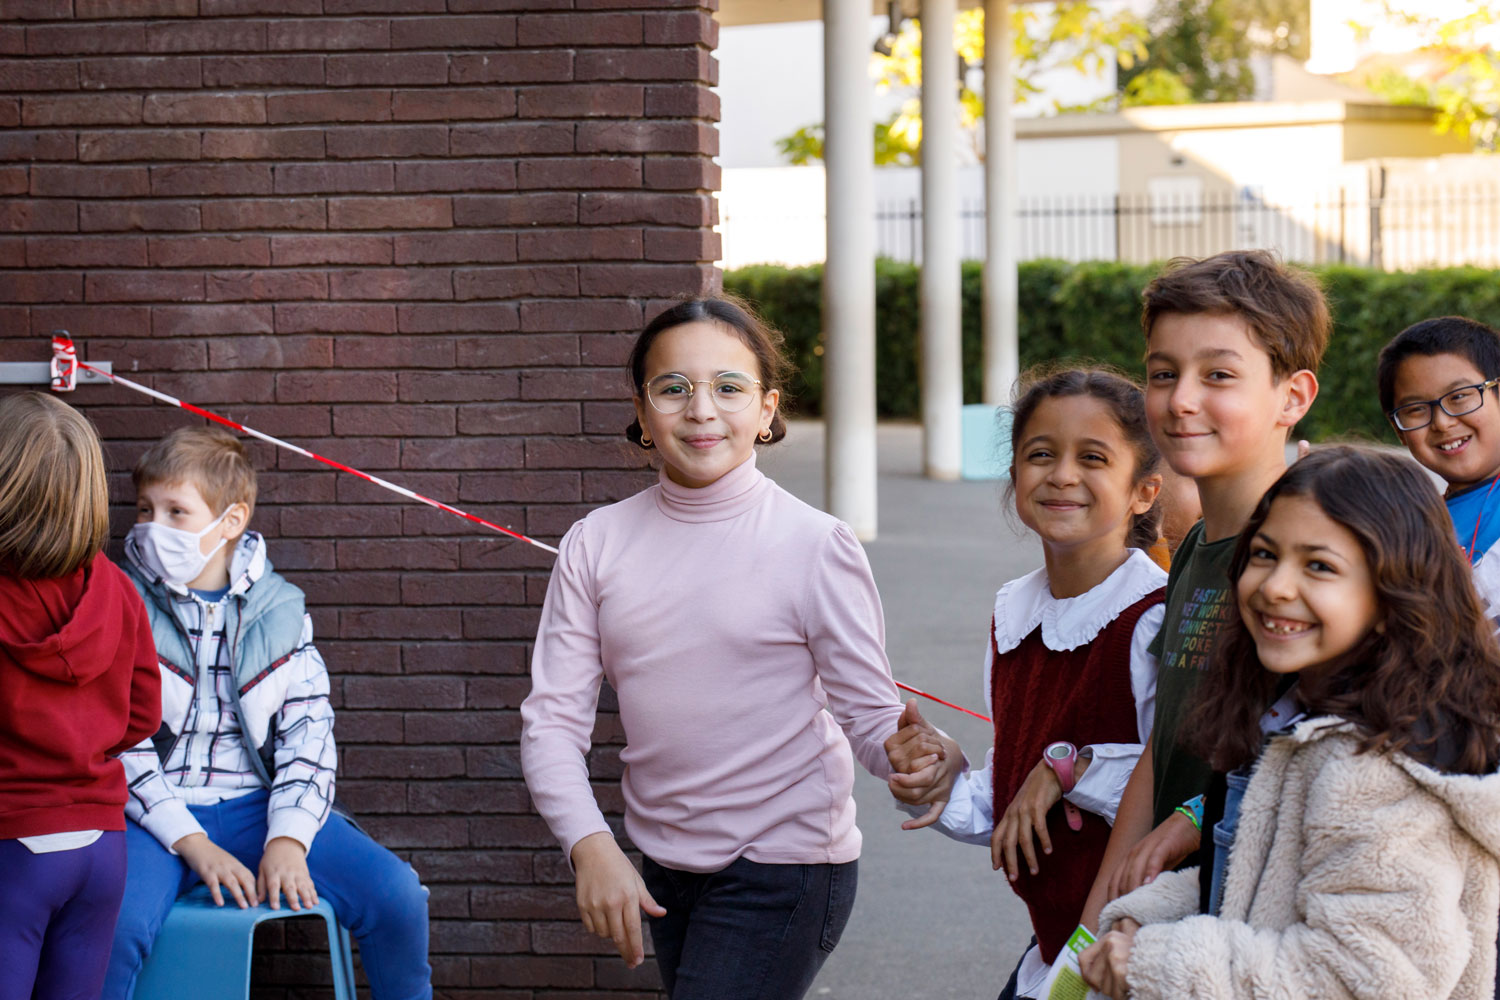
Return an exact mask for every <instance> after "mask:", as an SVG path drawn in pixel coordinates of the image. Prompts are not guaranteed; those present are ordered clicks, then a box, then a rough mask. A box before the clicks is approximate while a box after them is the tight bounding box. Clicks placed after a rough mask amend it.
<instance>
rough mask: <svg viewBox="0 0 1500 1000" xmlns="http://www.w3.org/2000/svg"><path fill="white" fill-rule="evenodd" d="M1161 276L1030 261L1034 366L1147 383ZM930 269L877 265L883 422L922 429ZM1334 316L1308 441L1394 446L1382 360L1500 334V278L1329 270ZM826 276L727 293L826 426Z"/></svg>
mask: <svg viewBox="0 0 1500 1000" xmlns="http://www.w3.org/2000/svg"><path fill="white" fill-rule="evenodd" d="M1155 270H1156V269H1155V268H1154V267H1149V266H1139V265H1133V264H1114V263H1087V264H1069V263H1067V262H1065V261H1056V260H1037V261H1028V262H1027V263H1024V264H1022V265H1021V268H1020V286H1019V287H1020V342H1021V364H1022V367H1025V366H1027V365H1032V364H1035V363H1037V362H1040V361H1052V360H1057V359H1060V358H1079V359H1092V360H1095V361H1101V362H1105V363H1108V364H1113V365H1117V366H1119V367H1121V368H1123V369H1125V370H1126V371H1128V372H1132V373H1135V374H1137V375H1140V374H1141V373H1142V369H1141V357H1142V355H1143V354H1144V343H1143V341H1142V339H1141V332H1140V295H1141V289H1142V288H1144V287H1145V285H1146V282H1147V281H1149V280H1150V279H1151V276H1152V274H1154V273H1155ZM918 273H919V272H918V268H916V267H915V266H913V265H910V264H903V263H898V262H895V261H889V260H880V261H877V262H876V265H875V300H876V309H875V337H876V347H875V350H876V356H875V380H876V406H877V408H878V410H879V413H880V415H881V416H883V417H898V418H911V417H915V416H916V415H917V413H918V410H919V401H918V389H917V327H918V315H919V310H918ZM1317 273H1318V275H1319V277H1320V278H1321V279H1322V281H1323V287H1324V289H1325V291H1326V292H1327V294H1328V300H1329V304H1330V305H1331V307H1332V309H1333V315H1334V335H1333V341H1332V343H1331V344H1330V345H1329V348H1328V354H1327V356H1326V357H1325V358H1324V359H1323V368H1322V370H1321V371H1320V372H1319V373H1318V379H1319V382H1320V383H1321V386H1322V387H1321V389H1320V391H1319V393H1318V401H1317V403H1316V404H1315V405H1314V406H1313V409H1312V412H1311V413H1310V414H1309V415H1308V418H1307V420H1306V421H1304V423H1303V425H1302V427H1301V428H1299V433H1300V434H1303V435H1306V436H1308V437H1311V438H1314V439H1316V440H1326V439H1329V438H1335V437H1347V436H1356V437H1366V438H1374V439H1382V440H1387V441H1394V438H1393V437H1392V436H1391V435H1390V434H1389V432H1388V430H1387V429H1386V423H1385V419H1384V418H1383V417H1382V416H1381V413H1380V407H1379V404H1378V403H1377V401H1376V399H1375V358H1376V355H1378V354H1379V353H1380V348H1381V346H1382V345H1384V344H1385V342H1386V341H1387V340H1389V339H1390V338H1391V337H1393V336H1395V334H1396V333H1398V332H1399V331H1400V330H1401V329H1403V328H1404V327H1406V326H1408V325H1410V324H1412V323H1415V322H1416V321H1417V320H1420V319H1426V318H1428V317H1431V316H1445V315H1452V314H1458V315H1463V316H1470V317H1472V318H1474V319H1477V320H1480V321H1481V322H1484V323H1488V324H1490V325H1491V326H1496V327H1500V272H1496V271H1486V270H1480V269H1478V268H1447V269H1443V270H1432V271H1416V272H1410V273H1394V274H1390V273H1385V272H1382V271H1370V270H1367V269H1364V268H1355V267H1340V266H1335V267H1324V268H1318V269H1317ZM822 281H823V269H822V268H821V267H819V266H812V267H798V268H785V267H772V266H769V265H758V266H754V267H746V268H741V269H739V270H737V271H730V272H729V273H727V274H726V275H725V276H724V287H725V289H726V290H728V291H731V292H734V293H736V294H738V295H741V296H743V297H744V298H746V299H748V300H750V301H751V302H752V303H754V304H755V305H756V306H758V307H759V308H760V310H761V311H762V313H763V314H764V315H765V317H766V319H767V320H768V321H770V322H771V323H772V324H773V325H775V326H776V327H777V328H778V329H780V330H781V331H782V332H783V333H784V334H786V337H787V347H788V352H789V354H790V356H791V358H792V360H793V361H794V362H795V363H796V365H797V368H798V375H797V376H796V378H795V380H794V382H793V384H792V386H791V387H790V388H791V393H790V395H791V396H792V406H793V407H794V408H795V410H796V411H797V412H799V413H803V414H807V415H816V414H817V413H818V411H819V404H820V401H821V399H822V391H823V359H822V352H823V348H822V339H823V335H822V323H821V296H822ZM980 301H981V292H980V265H979V263H978V262H975V261H968V262H965V263H964V265H963V358H964V400H965V402H971V403H972V402H979V398H980V392H981V389H980V382H981V371H982V369H981V366H980V329H979V317H980Z"/></svg>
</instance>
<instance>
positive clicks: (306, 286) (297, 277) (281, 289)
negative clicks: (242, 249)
mask: <svg viewBox="0 0 1500 1000" xmlns="http://www.w3.org/2000/svg"><path fill="white" fill-rule="evenodd" d="M203 277H204V282H205V286H206V288H205V290H206V293H207V298H208V300H209V301H210V302H223V301H234V300H249V301H252V302H263V301H276V302H292V301H295V300H297V299H326V298H328V275H327V274H325V273H323V272H322V271H210V272H209V273H208V274H206V275H204V276H203Z"/></svg>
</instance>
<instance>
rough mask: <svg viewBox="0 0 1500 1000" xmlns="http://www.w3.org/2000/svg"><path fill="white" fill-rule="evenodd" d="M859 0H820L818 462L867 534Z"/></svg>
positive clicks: (863, 62) (870, 209) (870, 532)
mask: <svg viewBox="0 0 1500 1000" xmlns="http://www.w3.org/2000/svg"><path fill="white" fill-rule="evenodd" d="M872 94H873V87H872V85H871V83H870V4H869V0H823V121H824V127H825V129H826V132H825V137H824V145H823V162H824V166H825V167H826V170H827V185H828V262H827V264H826V265H825V267H824V270H823V336H824V354H823V415H824V419H825V421H826V431H827V440H826V443H825V449H826V450H825V456H826V461H825V463H824V467H823V470H824V471H823V475H824V487H825V496H826V498H827V504H828V511H829V513H831V514H833V516H834V517H837V518H839V519H840V520H841V521H844V522H846V523H848V525H849V526H850V527H851V528H853V529H854V533H855V535H856V536H858V537H859V538H860V539H862V540H864V541H869V540H871V539H873V538H874V537H875V520H876V518H875V514H876V509H875V135H874V128H875V125H874V111H873V106H872V99H871V95H872Z"/></svg>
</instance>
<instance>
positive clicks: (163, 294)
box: [85, 271, 203, 323]
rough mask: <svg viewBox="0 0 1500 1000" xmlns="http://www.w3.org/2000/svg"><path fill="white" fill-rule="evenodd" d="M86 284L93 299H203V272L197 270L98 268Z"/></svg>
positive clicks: (182, 300) (93, 300)
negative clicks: (109, 269)
mask: <svg viewBox="0 0 1500 1000" xmlns="http://www.w3.org/2000/svg"><path fill="white" fill-rule="evenodd" d="M85 286H86V290H87V293H88V297H89V301H90V302H151V301H157V302H201V301H202V300H203V275H202V274H199V273H195V272H182V271H152V272H141V271H137V272H131V271H96V272H94V273H93V274H90V275H89V276H88V280H87V281H86V282H85ZM153 323H154V320H153Z"/></svg>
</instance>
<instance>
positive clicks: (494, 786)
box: [340, 646, 578, 919]
mask: <svg viewBox="0 0 1500 1000" xmlns="http://www.w3.org/2000/svg"><path fill="white" fill-rule="evenodd" d="M428 648H436V649H441V648H442V647H440V646H439V647H428ZM340 788H341V789H342V786H340ZM408 801H409V806H410V812H413V813H417V814H421V813H464V814H471V813H491V812H510V813H516V812H526V811H528V810H530V808H531V798H530V797H529V796H528V795H527V794H526V786H525V785H522V784H519V783H514V782H511V783H497V782H492V781H452V780H450V781H444V782H423V783H422V784H420V785H413V786H412V788H411V794H410V795H409V796H408ZM489 891H491V892H494V893H496V894H497V896H498V895H499V894H502V893H504V892H506V891H507V890H505V889H494V890H489ZM514 891H516V892H531V891H534V892H537V893H547V892H555V893H557V894H558V895H559V896H560V897H564V898H566V899H567V901H568V912H570V913H574V914H576V913H577V912H578V907H577V904H575V903H574V902H573V890H572V889H551V890H549V889H536V890H529V889H525V888H516V889H515V890H514ZM500 905H503V904H501V903H500V902H498V901H497V902H496V903H495V904H492V906H490V909H489V912H487V913H486V914H485V916H489V917H501V916H509V917H511V918H512V919H514V918H525V917H527V916H551V914H550V913H533V914H528V913H525V912H516V913H500V912H497V908H498V907H499V906H500Z"/></svg>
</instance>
